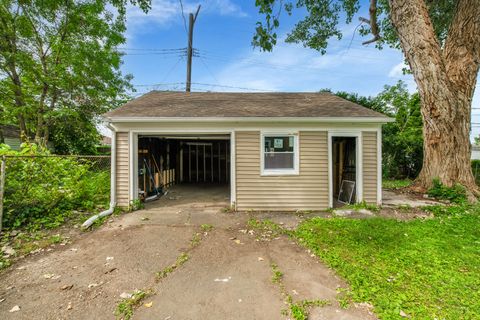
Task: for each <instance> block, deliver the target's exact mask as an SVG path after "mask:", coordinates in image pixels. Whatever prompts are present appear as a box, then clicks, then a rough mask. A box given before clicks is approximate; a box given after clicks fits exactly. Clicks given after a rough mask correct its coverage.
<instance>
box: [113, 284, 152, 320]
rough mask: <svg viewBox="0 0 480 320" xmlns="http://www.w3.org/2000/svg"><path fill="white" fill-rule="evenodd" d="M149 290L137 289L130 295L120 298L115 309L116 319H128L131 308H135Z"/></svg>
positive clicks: (148, 293)
mask: <svg viewBox="0 0 480 320" xmlns="http://www.w3.org/2000/svg"><path fill="white" fill-rule="evenodd" d="M150 294H151V292H148V291H143V290H137V291H136V292H134V293H133V295H132V297H130V298H125V299H122V300H121V301H120V302H119V303H118V305H117V308H116V309H115V316H116V318H117V319H122V320H130V319H131V318H132V316H133V310H134V309H135V308H137V307H138V306H139V305H140V304H141V303H142V301H143V300H144V299H145V298H147V297H148V296H149V295H150Z"/></svg>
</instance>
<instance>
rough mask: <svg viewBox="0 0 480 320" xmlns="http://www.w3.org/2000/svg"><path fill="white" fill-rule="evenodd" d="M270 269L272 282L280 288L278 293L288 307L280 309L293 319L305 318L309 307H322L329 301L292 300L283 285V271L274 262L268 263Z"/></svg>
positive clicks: (304, 319) (300, 319) (302, 319)
mask: <svg viewBox="0 0 480 320" xmlns="http://www.w3.org/2000/svg"><path fill="white" fill-rule="evenodd" d="M270 268H271V270H272V283H273V284H276V285H277V286H278V287H279V288H280V293H281V294H282V296H283V298H284V302H285V303H286V304H287V305H288V309H284V310H282V311H281V314H282V315H284V316H289V315H290V316H291V317H292V318H293V319H295V320H306V319H308V315H309V313H310V309H311V308H313V307H323V306H326V305H328V304H330V302H329V301H328V300H319V299H317V300H301V301H297V302H294V301H293V298H292V296H291V295H290V294H288V293H287V290H286V289H285V285H284V284H283V272H282V271H281V270H280V269H279V268H278V265H277V264H275V263H272V264H270Z"/></svg>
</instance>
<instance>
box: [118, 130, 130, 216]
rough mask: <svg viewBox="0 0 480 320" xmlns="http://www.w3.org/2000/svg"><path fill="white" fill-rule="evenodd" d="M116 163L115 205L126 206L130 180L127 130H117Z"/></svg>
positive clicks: (128, 197) (128, 198)
mask: <svg viewBox="0 0 480 320" xmlns="http://www.w3.org/2000/svg"><path fill="white" fill-rule="evenodd" d="M116 149H117V150H116V152H117V154H116V156H117V159H116V165H117V176H116V195H117V205H118V206H120V207H126V206H128V205H129V200H130V195H129V187H128V185H129V180H130V174H129V172H130V170H129V165H130V161H129V155H130V153H129V139H128V132H117V141H116Z"/></svg>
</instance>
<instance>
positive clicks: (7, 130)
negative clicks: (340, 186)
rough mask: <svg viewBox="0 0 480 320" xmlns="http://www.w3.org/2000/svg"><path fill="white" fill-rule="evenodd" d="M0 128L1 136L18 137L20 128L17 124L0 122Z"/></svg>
mask: <svg viewBox="0 0 480 320" xmlns="http://www.w3.org/2000/svg"><path fill="white" fill-rule="evenodd" d="M0 130H2V131H3V136H4V137H5V138H19V139H20V129H19V128H18V127H17V126H14V125H10V124H1V125H0Z"/></svg>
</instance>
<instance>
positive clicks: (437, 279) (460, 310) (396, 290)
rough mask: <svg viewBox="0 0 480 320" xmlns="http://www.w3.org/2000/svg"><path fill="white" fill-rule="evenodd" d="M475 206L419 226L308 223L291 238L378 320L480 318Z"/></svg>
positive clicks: (479, 219) (479, 236)
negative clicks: (337, 277)
mask: <svg viewBox="0 0 480 320" xmlns="http://www.w3.org/2000/svg"><path fill="white" fill-rule="evenodd" d="M479 212H480V207H473V208H470V212H469V213H464V214H457V215H453V216H440V217H436V218H433V219H427V220H419V219H418V220H412V221H406V222H401V221H396V220H393V219H385V218H372V219H365V220H364V219H362V220H355V219H342V218H332V219H322V218H314V219H311V220H308V221H306V222H304V223H303V224H301V225H300V226H299V228H298V229H297V231H296V232H295V233H294V236H295V237H297V238H298V239H299V240H300V242H302V243H303V244H304V245H305V246H306V247H308V248H310V249H312V250H313V251H314V252H315V254H316V255H317V256H318V257H320V258H321V259H322V260H323V261H325V262H326V263H327V264H328V265H330V266H331V267H332V268H333V269H335V270H336V271H337V273H338V274H339V275H341V276H343V277H344V278H345V279H346V280H347V282H348V283H349V284H350V286H351V290H352V299H353V300H354V301H356V302H369V303H371V304H373V305H374V307H375V312H376V313H377V315H378V316H379V317H380V318H382V319H402V317H401V316H400V313H401V311H403V312H404V313H406V314H407V315H408V316H409V317H411V318H412V319H435V318H436V319H479V318H480V228H479V226H480V215H479Z"/></svg>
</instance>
